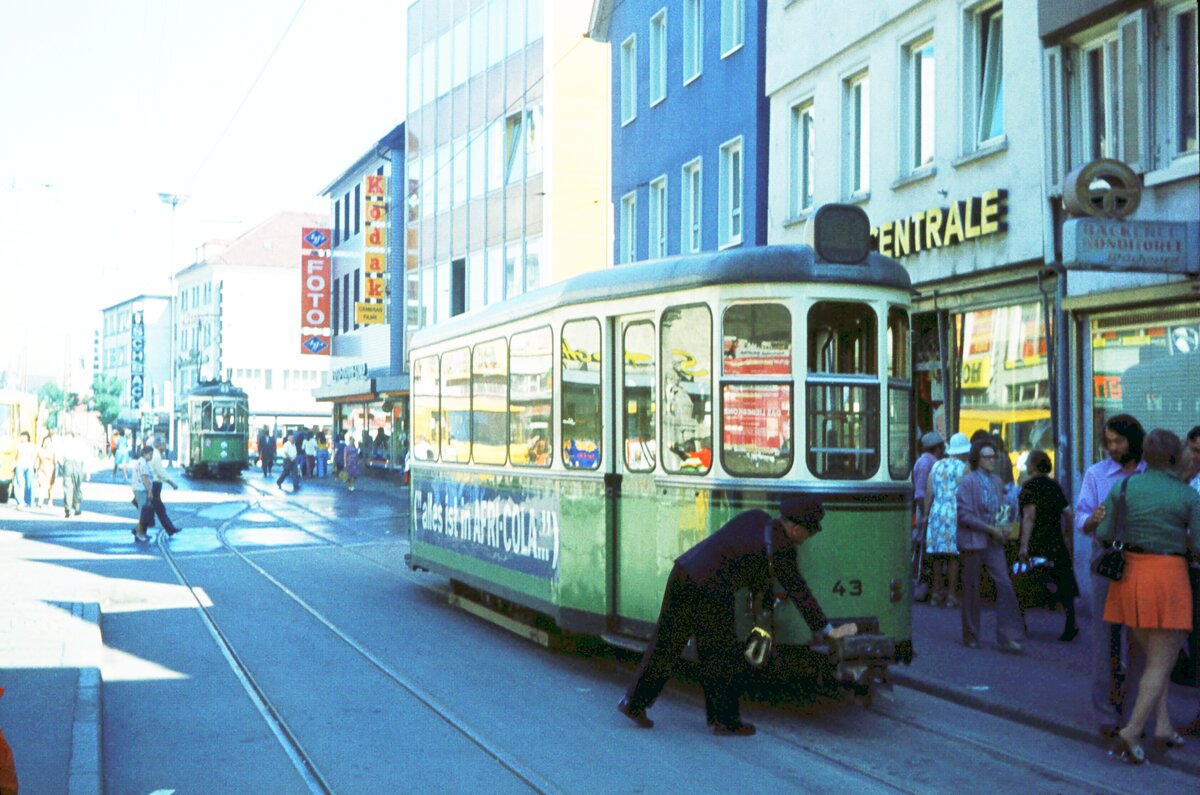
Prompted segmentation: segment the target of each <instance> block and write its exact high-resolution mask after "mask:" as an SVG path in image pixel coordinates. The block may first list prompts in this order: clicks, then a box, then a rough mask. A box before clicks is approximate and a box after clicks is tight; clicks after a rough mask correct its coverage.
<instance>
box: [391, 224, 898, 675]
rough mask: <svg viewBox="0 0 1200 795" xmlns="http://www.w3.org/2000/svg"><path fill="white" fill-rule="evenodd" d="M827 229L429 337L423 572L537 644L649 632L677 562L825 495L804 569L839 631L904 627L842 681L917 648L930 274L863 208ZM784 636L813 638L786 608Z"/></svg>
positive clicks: (416, 349)
mask: <svg viewBox="0 0 1200 795" xmlns="http://www.w3.org/2000/svg"><path fill="white" fill-rule="evenodd" d="M810 225H811V226H813V227H814V245H813V246H767V247H761V248H737V249H730V250H726V251H722V252H715V253H703V254H696V255H689V256H681V257H673V258H668V259H663V260H657V261H652V262H647V263H643V264H635V265H622V266H619V267H615V268H611V269H608V270H605V271H602V272H594V273H588V274H584V275H582V276H578V277H575V278H572V279H569V280H567V281H564V282H561V283H559V284H555V285H552V286H549V287H545V288H542V289H539V290H536V291H533V292H530V293H528V294H526V295H523V296H521V297H519V298H515V299H513V300H510V301H507V302H505V303H503V304H498V305H495V306H491V307H488V308H486V309H483V310H481V311H479V312H475V313H470V314H467V315H464V316H460V317H457V318H454V319H453V320H450V321H448V322H445V323H439V324H438V325H437V326H436V327H429V328H425V329H422V330H421V331H419V332H417V334H416V335H414V338H413V345H412V349H411V373H412V415H411V416H412V432H411V439H412V440H413V446H412V467H411V485H412V492H411V499H412V506H411V508H412V511H411V517H412V519H411V547H412V551H411V557H410V565H411V566H412V567H413V568H417V569H425V570H431V571H434V572H437V573H440V574H443V575H445V576H447V577H448V578H450V580H451V585H452V591H453V593H452V596H451V598H452V600H454V601H456V602H457V603H460V604H464V603H466V602H467V601H468V600H470V601H471V602H472V603H473V604H472V605H471V607H472V609H474V610H475V611H476V612H479V611H480V607H481V606H483V607H486V608H487V609H488V610H490V611H491V612H493V613H499V614H503V615H504V616H505V617H504V618H502V619H501V623H508V624H510V625H511V624H512V621H513V619H514V618H517V619H521V620H523V621H524V622H525V624H526V625H528V626H530V627H531V629H530V630H529V631H528V632H527V633H526V634H529V635H530V636H531V637H533V636H536V635H537V634H538V633H539V632H541V633H542V634H543V636H544V635H545V631H549V632H553V631H555V630H563V631H567V632H570V633H581V634H587V635H596V636H602V637H604V638H605V639H606V640H609V641H610V642H613V643H616V644H618V645H627V646H635V647H636V646H637V645H639V644H642V645H644V642H645V640H646V639H647V638H648V637H649V636H650V634H651V632H652V631H653V628H654V623H655V621H656V620H657V618H658V610H659V606H660V603H661V599H662V593H663V586H664V583H665V582H666V579H667V576H668V574H669V573H670V571H671V568H672V565H673V563H674V560H675V558H676V557H677V556H678V555H680V554H681V553H682V552H683V551H685V550H686V549H688V548H689V547H691V546H693V545H694V544H696V543H697V542H699V541H700V540H702V539H703V538H705V537H706V536H708V535H710V534H711V533H713V532H715V531H716V530H718V529H720V527H721V526H722V525H723V524H724V523H725V522H726V521H728V520H729V519H730V518H732V517H733V516H735V515H737V514H738V513H741V512H742V511H746V510H749V509H753V508H760V509H763V510H766V511H767V512H768V513H771V514H772V515H775V514H776V511H777V507H778V505H779V503H780V501H781V500H782V499H783V498H784V497H786V496H788V495H791V494H797V493H804V494H812V495H815V496H817V497H819V498H820V499H821V501H822V502H823V503H824V505H825V509H826V516H825V520H824V522H823V526H824V532H822V533H821V534H820V535H819V536H817V537H816V538H815V539H813V540H812V541H811V542H810V543H808V544H805V545H804V546H803V547H801V548H800V549H799V550H798V552H797V554H798V558H799V561H798V562H799V564H800V570H801V572H802V573H803V574H804V576H805V578H806V579H807V581H808V583H809V585H810V586H811V587H812V590H813V592H814V594H815V595H816V596H817V599H818V600H819V601H820V603H821V605H822V607H823V608H824V609H825V611H826V612H827V613H828V615H829V616H830V618H831V620H833V621H834V623H840V622H842V621H855V622H857V623H858V624H859V626H860V628H862V629H863V630H865V631H866V632H867V633H870V634H872V635H873V636H874V637H876V638H882V639H884V640H885V641H886V642H885V643H883V644H882V645H881V646H879V645H877V646H876V648H884V649H886V652H885V656H886V659H883V660H878V659H877V660H875V661H874V662H873V663H872V664H871V666H868V665H837V666H835V667H836V668H837V674H836V675H837V676H839V677H840V678H843V679H847V680H853V681H855V682H856V683H859V684H861V683H862V682H863V677H864V675H866V676H871V677H873V678H876V679H877V678H881V674H882V669H883V667H884V666H886V664H888V663H892V662H896V661H903V662H909V661H911V659H912V653H913V650H912V609H911V594H910V590H911V583H910V580H909V576H908V574H907V572H908V567H909V564H910V560H909V554H910V544H911V540H910V530H911V503H912V487H911V484H910V482H909V471H910V464H911V459H912V433H911V429H910V425H911V419H910V415H911V407H912V381H911V377H910V355H909V305H910V293H911V283H910V280H909V276H908V273H907V271H906V270H905V269H904V268H903V267H901V266H900V265H899V264H898V263H896V262H895V261H894V260H891V259H888V258H886V257H883V256H881V255H879V254H877V253H874V252H872V251H871V250H870V246H871V244H870V230H869V222H868V220H867V217H866V214H865V213H863V212H862V211H861V209H859V208H856V207H847V206H843V205H826V206H825V207H822V208H821V209H820V210H818V212H817V213H816V214H814V217H813V219H812V220H811V221H810ZM464 606H466V605H464ZM750 613H751V610H750V608H749V605H748V602H746V601H743V602H742V603H741V604H739V606H738V609H737V614H738V620H739V629H740V631H745V632H748V631H749V628H750V619H749V617H748V616H749V614H750ZM538 627H541V628H542V629H541V630H538V629H537V628H538ZM774 629H775V632H774V635H775V640H776V643H777V644H781V645H782V646H784V647H787V646H792V647H804V646H807V645H808V644H809V643H810V642H811V640H812V636H811V633H810V632H809V629H808V627H807V626H806V625H805V623H804V621H803V620H802V619H801V617H800V615H799V612H798V611H797V610H796V609H795V607H793V606H792V605H790V604H788V603H785V604H784V605H783V606H782V607H781V608H780V609H779V610H777V611H776V612H775V615H774ZM872 666H873V667H872ZM868 668H871V670H868ZM868 684H869V682H868Z"/></svg>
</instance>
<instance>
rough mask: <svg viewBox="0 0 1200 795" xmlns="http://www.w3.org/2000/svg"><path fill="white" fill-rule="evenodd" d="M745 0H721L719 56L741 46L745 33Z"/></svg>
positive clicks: (723, 55)
mask: <svg viewBox="0 0 1200 795" xmlns="http://www.w3.org/2000/svg"><path fill="white" fill-rule="evenodd" d="M745 29H746V3H745V0H721V57H722V58H724V57H725V56H726V55H729V54H730V53H731V52H733V51H734V50H736V49H737V48H738V47H741V46H742V44H743V42H744V41H745V38H746V34H745Z"/></svg>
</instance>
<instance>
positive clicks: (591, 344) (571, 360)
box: [559, 318, 603, 469]
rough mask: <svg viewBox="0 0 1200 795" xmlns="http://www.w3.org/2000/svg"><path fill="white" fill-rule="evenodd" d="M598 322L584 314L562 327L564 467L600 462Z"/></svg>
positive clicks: (589, 466)
mask: <svg viewBox="0 0 1200 795" xmlns="http://www.w3.org/2000/svg"><path fill="white" fill-rule="evenodd" d="M602 364H603V362H602V357H601V355H600V323H599V321H597V320H595V319H592V318H588V319H586V320H572V321H571V322H569V323H564V324H563V327H562V346H561V366H562V398H561V400H562V403H561V404H560V406H559V417H560V418H561V423H562V427H561V428H560V429H559V432H560V436H559V438H560V439H561V440H562V462H563V465H564V466H566V467H567V468H568V469H597V468H599V466H600V451H601V448H600V438H601V437H600V428H601V421H600V411H601V405H600V395H601V386H602V383H603V376H602V373H603V369H602V367H601V365H602Z"/></svg>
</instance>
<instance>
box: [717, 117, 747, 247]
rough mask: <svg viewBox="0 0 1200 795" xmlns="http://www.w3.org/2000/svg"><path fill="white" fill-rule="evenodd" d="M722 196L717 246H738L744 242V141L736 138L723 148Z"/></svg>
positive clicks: (721, 168)
mask: <svg viewBox="0 0 1200 795" xmlns="http://www.w3.org/2000/svg"><path fill="white" fill-rule="evenodd" d="M718 181H719V182H720V194H719V197H718V199H717V215H718V224H717V245H718V246H719V247H725V246H736V245H738V244H739V243H741V242H742V139H741V137H738V138H735V139H734V140H732V141H729V142H728V143H726V144H724V145H723V146H722V147H721V163H720V174H719V180H718Z"/></svg>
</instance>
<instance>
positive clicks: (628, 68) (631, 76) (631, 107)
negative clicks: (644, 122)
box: [621, 36, 637, 125]
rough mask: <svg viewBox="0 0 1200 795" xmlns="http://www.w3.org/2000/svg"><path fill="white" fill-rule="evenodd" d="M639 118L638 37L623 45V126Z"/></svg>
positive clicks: (631, 38)
mask: <svg viewBox="0 0 1200 795" xmlns="http://www.w3.org/2000/svg"><path fill="white" fill-rule="evenodd" d="M636 118H637V36H630V37H629V38H627V39H625V41H624V42H622V44H621V124H623V125H624V124H629V122H631V121H633V120H634V119H636Z"/></svg>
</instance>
